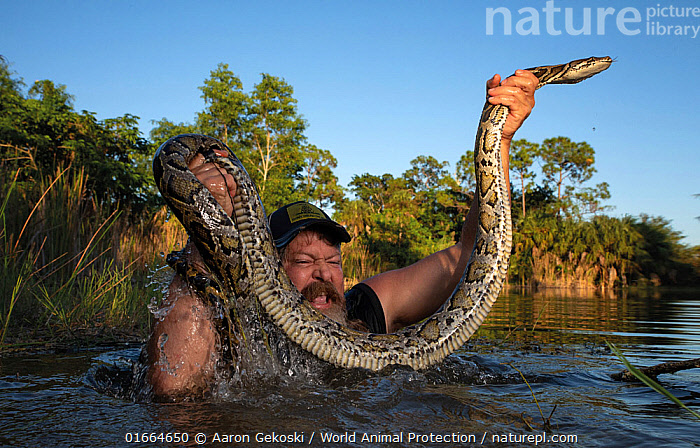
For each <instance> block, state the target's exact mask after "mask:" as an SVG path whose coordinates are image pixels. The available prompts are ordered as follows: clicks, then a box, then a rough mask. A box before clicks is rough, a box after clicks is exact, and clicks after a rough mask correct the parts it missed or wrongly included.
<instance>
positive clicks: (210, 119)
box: [151, 63, 343, 212]
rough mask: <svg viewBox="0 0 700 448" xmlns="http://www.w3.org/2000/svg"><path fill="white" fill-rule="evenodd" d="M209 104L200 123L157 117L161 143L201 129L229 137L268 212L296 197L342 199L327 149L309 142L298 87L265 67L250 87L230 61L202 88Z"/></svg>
mask: <svg viewBox="0 0 700 448" xmlns="http://www.w3.org/2000/svg"><path fill="white" fill-rule="evenodd" d="M199 89H200V90H201V91H202V98H203V99H204V103H205V109H204V110H203V111H202V112H199V113H198V114H197V123H196V125H190V124H186V123H180V124H175V123H173V122H171V121H169V120H167V119H166V118H163V119H161V120H160V121H157V122H155V124H156V126H155V127H154V129H153V130H152V131H151V139H152V140H153V141H154V142H155V143H156V144H158V145H160V144H162V143H163V142H164V141H165V140H167V139H168V138H170V137H173V136H175V135H178V134H182V133H188V132H198V133H202V134H207V135H212V136H214V137H217V138H219V139H220V140H222V141H223V142H225V143H226V144H227V145H228V146H229V147H230V148H231V149H232V150H233V151H234V152H235V153H236V155H237V156H238V158H239V159H241V161H242V162H243V163H244V165H245V166H246V167H247V169H248V173H249V174H250V176H251V178H252V179H253V181H254V182H255V184H256V185H257V187H258V192H259V194H260V197H261V199H262V201H263V205H264V206H265V208H266V210H268V212H270V211H274V210H275V209H277V208H279V207H281V206H283V205H285V204H288V203H290V202H293V201H296V200H301V199H304V200H309V201H311V202H315V203H317V204H319V205H320V206H323V207H330V206H332V205H333V204H335V203H337V202H340V201H342V200H343V190H342V188H341V187H340V186H339V185H338V179H337V177H336V176H335V174H334V173H333V168H335V167H336V165H337V162H336V160H335V158H334V157H333V155H332V154H331V153H330V151H328V150H324V149H320V148H318V147H316V146H314V145H310V144H307V142H306V136H305V135H304V131H305V130H306V121H305V120H304V119H303V118H302V116H301V114H299V112H298V111H297V106H296V104H297V101H296V99H295V98H294V97H293V94H294V89H293V88H292V86H290V85H289V84H287V83H286V82H285V81H284V79H282V78H279V77H276V76H272V75H270V74H267V73H263V74H262V75H261V80H260V82H259V83H257V84H256V85H255V86H253V90H252V91H251V92H250V93H245V92H243V84H242V83H241V81H240V79H239V78H238V77H237V76H236V75H235V74H234V73H233V72H232V71H231V70H230V69H229V66H228V64H223V63H221V64H219V65H218V66H217V68H216V69H215V70H212V71H211V72H210V77H209V78H207V79H206V80H205V81H204V85H203V86H201V87H200V88H199Z"/></svg>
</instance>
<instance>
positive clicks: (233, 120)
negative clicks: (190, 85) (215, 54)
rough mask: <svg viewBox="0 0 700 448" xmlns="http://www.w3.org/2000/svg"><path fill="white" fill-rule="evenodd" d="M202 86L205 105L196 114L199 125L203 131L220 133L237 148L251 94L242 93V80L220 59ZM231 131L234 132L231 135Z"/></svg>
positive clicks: (226, 141) (214, 133)
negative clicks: (220, 61)
mask: <svg viewBox="0 0 700 448" xmlns="http://www.w3.org/2000/svg"><path fill="white" fill-rule="evenodd" d="M199 90H201V91H202V98H203V99H204V104H205V105H206V108H205V109H204V111H203V112H200V113H199V114H198V115H197V123H198V126H199V128H200V129H201V130H202V132H203V133H204V134H207V135H211V136H214V137H217V138H218V139H220V140H221V141H223V142H224V143H226V144H227V145H228V146H230V147H233V148H235V147H236V145H237V143H240V141H241V137H240V132H241V130H242V128H243V126H242V122H243V121H245V119H246V114H247V113H248V109H249V108H250V105H249V101H250V98H249V97H248V95H246V94H245V93H243V83H241V80H240V79H238V77H237V76H236V75H235V74H234V73H233V72H232V71H231V70H229V68H228V64H224V63H219V65H217V67H216V69H215V70H212V71H211V72H210V77H209V78H208V79H206V80H205V81H204V85H203V86H201V87H199ZM229 134H233V135H231V136H230V137H231V138H229ZM237 134H238V135H237Z"/></svg>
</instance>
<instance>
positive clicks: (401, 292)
mask: <svg viewBox="0 0 700 448" xmlns="http://www.w3.org/2000/svg"><path fill="white" fill-rule="evenodd" d="M500 81H501V78H500V76H499V75H494V77H493V78H491V79H490V80H489V81H488V82H487V84H486V85H487V93H488V101H489V102H490V103H491V104H501V105H504V106H507V107H508V108H509V115H508V119H507V120H506V124H505V127H504V129H503V137H502V141H501V158H502V160H503V165H504V166H503V169H504V174H505V177H506V182H508V179H509V176H508V160H509V159H508V158H509V151H510V142H511V140H512V139H513V136H514V134H515V131H517V130H518V129H519V128H520V126H521V125H522V124H523V122H524V121H525V119H526V118H527V117H528V116H529V115H530V112H531V111H532V108H533V107H534V105H535V98H534V93H535V88H536V86H537V83H538V81H537V78H536V77H535V76H534V75H533V74H532V73H530V72H528V71H526V70H518V71H516V72H515V74H514V75H513V76H511V77H509V78H507V79H505V80H504V81H503V82H502V83H501V82H500ZM219 155H226V154H224V153H221V154H219ZM189 167H190V170H191V171H192V172H193V173H194V174H195V176H197V178H198V179H199V180H200V181H201V182H202V183H203V184H204V185H206V186H207V188H209V190H210V191H211V192H212V194H213V195H214V197H215V198H216V200H217V201H218V202H219V203H220V204H221V205H222V207H223V208H224V210H225V211H226V212H227V213H228V214H229V215H231V214H232V212H233V203H232V202H231V201H232V200H231V198H233V197H234V196H235V193H236V184H235V182H234V180H233V177H232V176H231V175H229V174H228V173H226V172H225V171H224V170H220V169H219V168H218V167H217V166H216V165H214V164H210V163H205V162H204V158H203V157H202V156H201V155H198V156H196V157H195V158H194V159H193V160H192V162H191V163H190V165H189ZM477 207H478V204H477V201H476V200H475V201H474V202H473V203H472V207H470V209H469V212H468V213H467V217H466V221H465V223H464V225H463V227H462V234H461V237H460V239H459V242H457V243H456V244H454V245H453V246H451V247H449V248H447V249H444V250H442V251H439V252H436V253H434V254H432V255H430V256H428V257H426V258H424V259H422V260H420V261H418V262H416V263H414V264H412V265H410V266H407V267H404V268H401V269H396V270H393V271H388V272H385V273H382V274H378V275H376V276H374V277H372V278H369V279H367V280H365V281H363V282H362V283H360V284H358V285H356V286H354V287H353V288H352V289H351V290H350V291H348V293H347V294H345V295H344V285H343V271H342V266H341V251H340V244H341V243H343V242H348V241H350V235H348V233H347V231H346V230H345V229H344V228H343V227H342V226H341V225H340V224H338V223H336V222H335V221H333V220H331V219H330V218H329V217H328V216H327V215H326V214H325V213H324V212H323V211H322V210H320V209H318V208H316V207H314V206H313V205H311V204H306V203H294V204H289V205H287V206H285V207H282V208H281V209H279V210H277V211H276V212H275V213H273V214H272V215H271V216H270V227H271V230H272V233H273V237H274V238H275V245H276V246H277V247H278V250H279V251H280V254H281V256H282V257H281V258H282V263H283V267H284V269H285V270H286V272H287V274H288V275H289V278H290V280H291V281H292V283H293V284H294V286H296V287H297V289H298V290H299V291H301V292H302V294H303V295H304V297H305V298H306V299H307V300H309V302H310V304H311V305H312V306H313V307H315V308H316V309H318V310H319V311H320V312H322V313H324V314H326V315H327V316H329V317H330V318H332V319H336V320H339V321H341V322H346V323H347V324H349V325H350V326H354V327H355V328H359V329H363V330H366V331H371V332H374V333H392V332H395V331H396V330H398V329H400V328H402V327H404V326H406V325H411V324H413V323H416V322H418V321H420V320H422V319H424V318H426V317H428V316H430V315H431V314H433V313H434V312H435V311H437V310H438V309H439V307H440V306H441V305H442V303H443V302H444V301H445V300H447V298H448V297H449V296H450V294H451V293H452V291H453V290H454V288H455V287H456V286H457V283H458V282H459V279H460V278H461V276H462V273H463V272H464V269H465V267H466V265H467V262H468V261H469V256H470V255H471V252H472V249H473V246H474V241H475V238H476V229H477V221H478V210H477ZM188 248H189V249H188V250H189V251H190V252H189V255H188V262H189V263H191V264H193V265H195V266H198V265H199V266H203V263H202V260H201V257H200V256H199V254H198V253H197V251H196V249H194V248H193V247H191V245H190V246H188ZM344 299H345V300H347V303H343V302H344V301H345V300H344ZM166 303H167V304H168V307H169V311H168V312H167V314H166V315H165V316H164V317H163V318H162V319H161V320H158V321H157V322H156V324H155V327H154V329H153V333H152V335H151V338H150V340H149V342H148V346H147V353H148V364H149V370H148V373H147V380H148V382H149V383H150V384H151V385H152V387H153V392H154V394H155V396H157V397H176V396H178V397H179V396H196V395H201V394H202V393H203V392H205V391H206V390H207V389H208V384H209V383H210V381H211V380H212V379H213V377H214V370H215V365H216V361H217V360H218V356H219V353H218V350H217V341H218V330H217V328H215V326H214V324H213V320H212V316H211V311H210V309H209V308H208V307H207V306H206V305H205V304H204V302H203V301H202V299H200V298H199V297H198V296H197V295H196V293H194V292H193V291H191V290H190V289H189V287H188V286H187V284H186V283H185V281H184V280H183V279H182V278H181V277H180V276H175V278H174V279H173V281H172V283H171V285H170V289H169V291H168V297H167V298H166Z"/></svg>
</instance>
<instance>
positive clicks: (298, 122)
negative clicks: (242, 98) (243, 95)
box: [241, 73, 306, 210]
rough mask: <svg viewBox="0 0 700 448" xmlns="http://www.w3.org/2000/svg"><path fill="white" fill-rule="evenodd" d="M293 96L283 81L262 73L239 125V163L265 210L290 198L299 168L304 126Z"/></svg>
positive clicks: (279, 205)
mask: <svg viewBox="0 0 700 448" xmlns="http://www.w3.org/2000/svg"><path fill="white" fill-rule="evenodd" d="M293 93H294V89H293V88H292V86H290V85H289V84H287V83H286V82H285V81H284V80H283V79H281V78H278V77H276V76H272V75H268V74H266V73H263V74H262V80H261V81H260V82H259V83H258V84H256V85H255V87H254V88H253V91H252V92H251V93H250V102H249V107H248V110H247V114H246V119H245V120H244V121H243V122H242V123H241V147H242V155H243V160H244V162H245V163H246V166H247V167H248V168H249V173H250V174H251V176H252V177H253V180H254V181H255V182H256V184H257V186H258V191H259V193H260V197H261V199H262V201H263V204H265V206H266V208H268V209H269V210H274V209H276V208H278V207H281V206H282V205H284V204H286V203H287V202H289V200H290V199H292V198H294V185H295V180H296V179H298V178H299V172H300V171H301V170H302V168H303V163H304V155H303V152H302V148H303V145H304V143H305V140H306V137H305V136H304V130H305V129H306V122H305V121H304V119H303V118H302V117H301V115H300V114H299V112H298V111H297V107H296V103H297V100H296V99H294V97H293V96H292V95H293Z"/></svg>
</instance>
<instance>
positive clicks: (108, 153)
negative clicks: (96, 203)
mask: <svg viewBox="0 0 700 448" xmlns="http://www.w3.org/2000/svg"><path fill="white" fill-rule="evenodd" d="M23 85H24V84H23V82H22V81H21V80H18V79H13V77H12V73H11V72H10V70H9V67H8V65H7V63H5V62H4V61H0V104H2V106H0V107H2V109H1V110H0V111H1V113H2V114H1V118H0V165H1V166H2V168H3V169H4V170H8V171H13V172H14V171H16V170H17V169H20V174H19V180H20V181H32V180H36V179H40V178H42V177H44V176H46V175H48V174H50V173H53V172H54V171H55V170H56V169H57V167H59V166H64V167H69V170H70V171H73V172H78V171H80V170H83V171H84V172H85V174H86V175H87V188H88V191H89V192H90V194H91V195H94V196H96V198H97V199H98V200H106V201H108V202H109V203H111V204H112V207H114V208H116V207H117V206H120V207H122V208H132V209H139V208H142V207H143V206H144V205H146V204H148V203H154V202H156V200H155V196H154V191H153V188H152V183H149V181H150V179H151V177H150V163H149V162H148V160H150V157H151V155H152V152H153V151H152V146H151V144H150V143H149V142H148V141H146V140H145V139H144V138H142V137H141V132H140V131H139V129H138V123H137V120H138V117H135V116H133V115H130V114H126V115H124V116H123V117H117V118H111V119H106V120H97V119H96V118H95V115H94V114H93V113H91V112H87V111H82V112H80V113H78V112H76V111H75V110H74V109H73V97H72V95H70V94H69V93H68V92H67V89H66V86H64V85H60V84H59V85H56V84H54V83H53V82H52V81H50V80H40V81H36V82H34V84H33V85H32V86H31V88H30V89H29V91H28V92H27V94H26V95H23V94H22V92H21V90H20V89H21V87H22V86H23Z"/></svg>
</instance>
